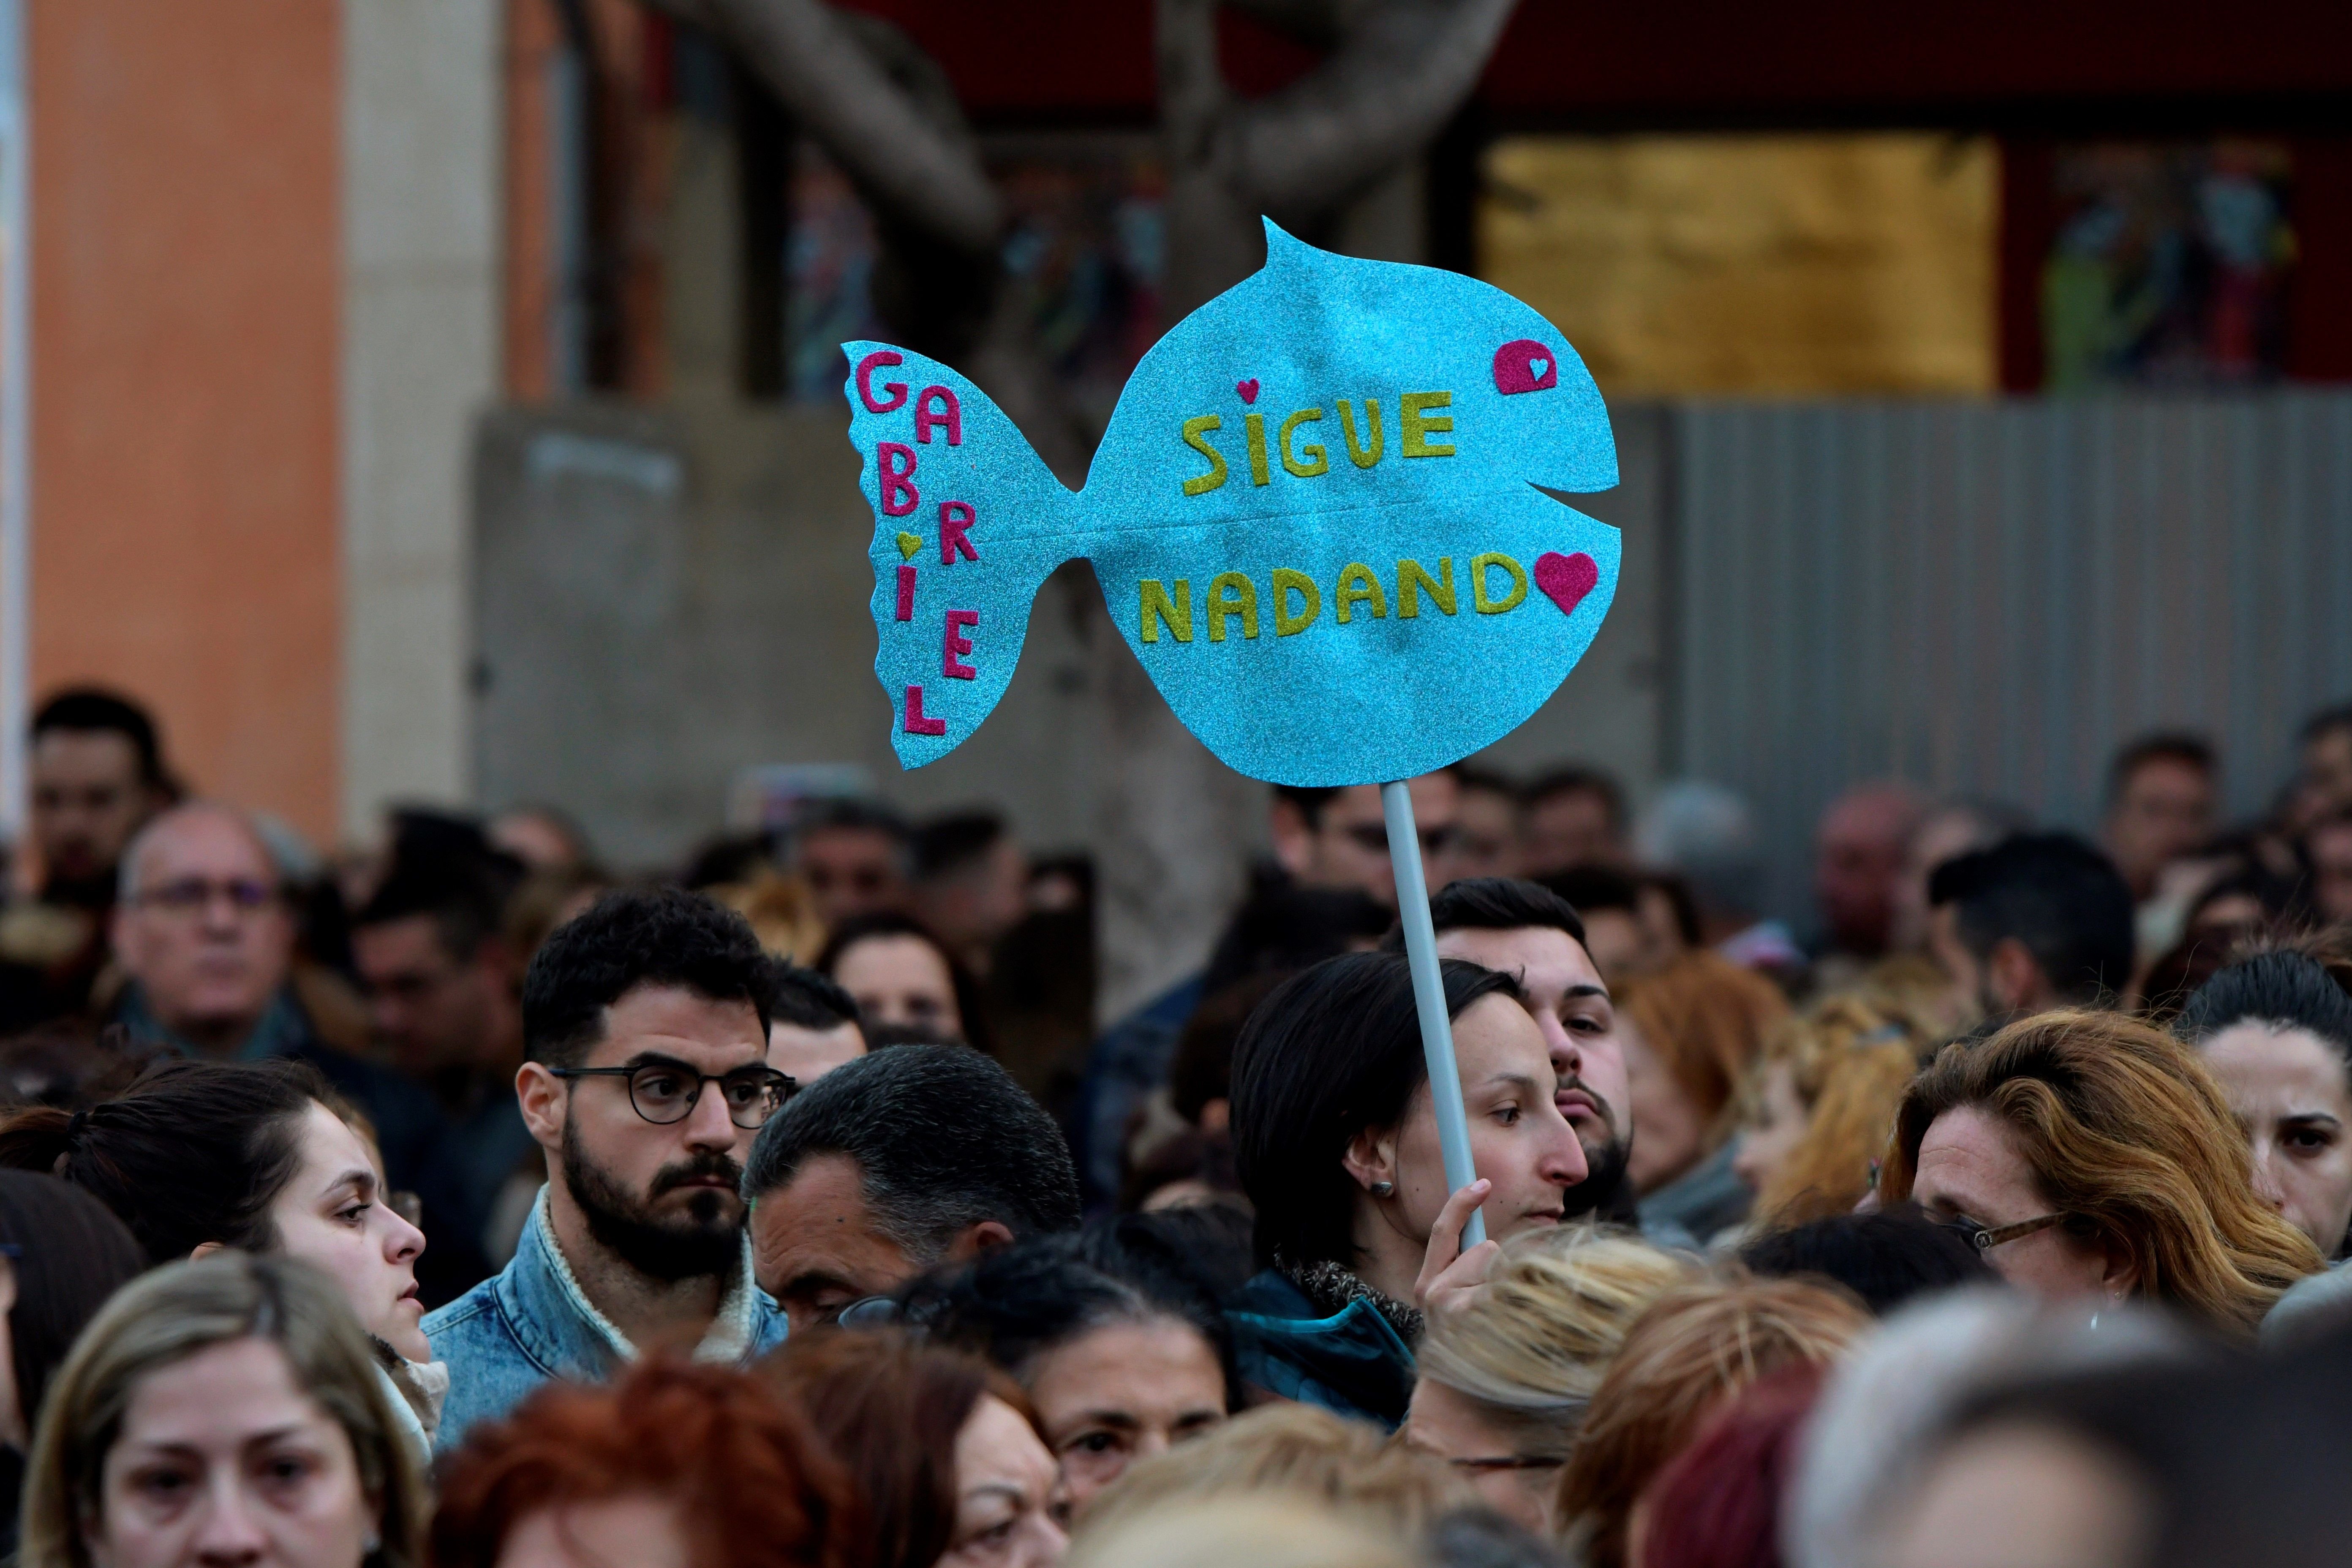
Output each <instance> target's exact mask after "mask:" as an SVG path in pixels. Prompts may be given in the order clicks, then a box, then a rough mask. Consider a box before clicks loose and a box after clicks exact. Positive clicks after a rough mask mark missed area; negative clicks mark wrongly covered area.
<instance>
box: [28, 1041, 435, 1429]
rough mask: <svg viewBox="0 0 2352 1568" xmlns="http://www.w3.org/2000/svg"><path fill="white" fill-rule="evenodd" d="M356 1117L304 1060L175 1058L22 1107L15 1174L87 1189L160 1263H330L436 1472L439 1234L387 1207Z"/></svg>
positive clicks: (378, 1168)
mask: <svg viewBox="0 0 2352 1568" xmlns="http://www.w3.org/2000/svg"><path fill="white" fill-rule="evenodd" d="M355 1121H356V1118H355V1117H354V1115H353V1113H352V1110H351V1109H350V1107H349V1106H347V1105H345V1104H344V1103H343V1102H342V1100H341V1099H340V1098H339V1097H337V1096H336V1094H335V1093H334V1091H333V1090H332V1089H329V1088H328V1087H327V1083H326V1080H325V1079H322V1078H320V1076H319V1075H318V1074H317V1073H316V1072H315V1071H313V1070H312V1069H311V1068H309V1067H307V1066H305V1065H303V1064H301V1063H299V1062H288V1061H275V1062H255V1063H249V1064H248V1063H226V1062H202V1061H175V1062H165V1063H163V1064H162V1065H160V1066H158V1067H155V1068H151V1069H149V1070H148V1072H147V1073H146V1074H145V1076H143V1077H142V1078H141V1079H139V1080H138V1081H137V1082H136V1083H134V1084H132V1085H131V1087H130V1089H126V1090H125V1091H124V1092H123V1093H122V1095H121V1097H120V1098H118V1099H115V1100H107V1101H105V1102H103V1103H102V1104H99V1105H94V1106H91V1107H90V1108H89V1110H79V1111H75V1112H74V1113H72V1114H71V1115H68V1114H67V1113H66V1112H65V1111H63V1110H55V1109H53V1108H50V1107H47V1106H40V1107H34V1108H31V1109H28V1110H19V1111H17V1112H16V1113H15V1114H14V1115H12V1116H10V1117H9V1118H8V1119H7V1120H6V1121H5V1122H0V1166H5V1167H11V1168H14V1169H16V1170H28V1171H39V1172H43V1173H48V1174H52V1175H55V1176H58V1177H60V1178H62V1179H63V1180H65V1181H66V1182H68V1183H70V1184H73V1185H75V1186H78V1187H79V1188H81V1189H82V1190H83V1191H84V1192H86V1193H88V1194H89V1195H90V1196H92V1197H94V1198H96V1199H97V1200H98V1201H99V1202H100V1203H101V1204H104V1205H106V1206H107V1208H109V1209H110V1210H111V1211H112V1212H113V1213H114V1215H116V1216H117V1217H118V1218H120V1219H121V1221H122V1223H123V1224H124V1225H126V1226H129V1227H130V1229H131V1235H132V1236H133V1237H136V1238H137V1240H138V1242H139V1245H140V1247H141V1248H142V1250H143V1251H144V1252H145V1253H146V1255H147V1261H148V1262H150V1263H151V1264H154V1263H170V1262H173V1261H176V1260H178V1259H181V1258H202V1257H205V1255H207V1254H209V1253H213V1252H217V1251H219V1250H221V1249H222V1248H224V1247H236V1248H238V1249H240V1250H243V1251H246V1252H254V1253H274V1254H278V1255H279V1256H282V1257H288V1258H300V1259H301V1260H302V1261H303V1262H305V1263H309V1264H310V1265H312V1266H313V1267H315V1268H319V1269H320V1271H322V1272H323V1273H325V1274H326V1275H327V1276H328V1277H329V1278H330V1279H332V1280H333V1281H334V1282H335V1283H336V1284H337V1285H338V1286H339V1287H341V1290H342V1294H343V1299H344V1300H346V1301H348V1302H350V1303H351V1307H352V1311H353V1312H355V1313H356V1314H357V1315H358V1318H359V1323H360V1327H361V1328H362V1329H364V1330H365V1331H367V1334H368V1338H369V1341H370V1342H371V1343H372V1344H373V1346H374V1347H375V1357H376V1364H377V1368H378V1371H379V1373H381V1375H382V1377H383V1382H384V1384H385V1389H384V1392H385V1394H386V1397H387V1398H388V1399H389V1400H390V1402H391V1405H392V1407H393V1414H394V1417H395V1418H396V1419H397V1420H399V1422H400V1423H401V1426H402V1427H403V1429H404V1431H405V1432H406V1433H407V1435H408V1439H409V1443H410V1447H411V1448H412V1449H413V1450H414V1452H415V1456H416V1458H417V1460H418V1462H419V1463H422V1462H424V1460H425V1457H426V1445H427V1442H428V1440H429V1438H430V1435H431V1433H432V1430H433V1426H434V1423H435V1420H436V1416H437V1414H438V1411H439V1408H440V1401H441V1396H442V1394H443V1393H444V1392H445V1391H446V1388H447V1386H448V1384H447V1380H446V1376H445V1375H444V1374H443V1373H442V1371H441V1369H440V1368H439V1367H438V1366H436V1365H435V1364H433V1352H432V1348H431V1347H430V1346H429V1345H428V1344H427V1343H426V1342H425V1333H424V1331H423V1330H422V1329H421V1328H419V1327H418V1322H419V1321H420V1320H421V1319H422V1318H423V1316H424V1313H425V1307H424V1303H423V1302H422V1301H421V1300H418V1298H417V1293H416V1259H417V1257H418V1255H419V1254H421V1253H422V1252H424V1250H425V1233H424V1232H422V1231H420V1230H418V1229H417V1228H416V1226H414V1225H412V1224H410V1223H409V1222H408V1220H406V1219H405V1218H404V1217H402V1216H401V1215H399V1214H398V1213H397V1212H395V1211H394V1208H393V1206H392V1205H391V1204H390V1203H389V1202H388V1201H387V1198H388V1194H385V1193H384V1192H383V1166H382V1162H381V1161H380V1160H379V1159H378V1157H377V1155H376V1152H375V1150H374V1148H373V1144H372V1143H371V1142H370V1141H369V1139H368V1137H367V1136H366V1134H365V1131H364V1124H358V1125H355Z"/></svg>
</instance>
